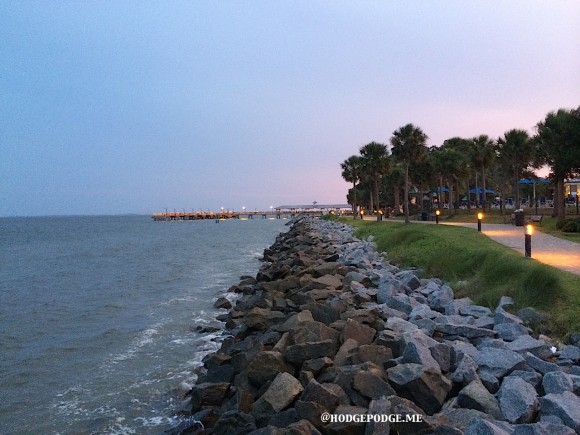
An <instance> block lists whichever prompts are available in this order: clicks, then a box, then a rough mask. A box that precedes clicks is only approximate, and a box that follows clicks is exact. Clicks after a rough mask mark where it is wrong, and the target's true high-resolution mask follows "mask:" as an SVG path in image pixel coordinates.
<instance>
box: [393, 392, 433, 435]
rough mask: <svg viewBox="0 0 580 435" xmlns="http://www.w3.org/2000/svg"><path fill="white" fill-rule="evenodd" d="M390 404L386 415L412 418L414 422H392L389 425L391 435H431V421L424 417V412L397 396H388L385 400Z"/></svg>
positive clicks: (403, 420)
mask: <svg viewBox="0 0 580 435" xmlns="http://www.w3.org/2000/svg"><path fill="white" fill-rule="evenodd" d="M387 400H388V402H389V403H390V408H389V411H388V412H387V413H386V414H387V415H401V416H406V415H409V416H414V417H413V418H414V419H415V420H412V421H405V419H402V421H397V420H394V421H392V422H391V423H390V428H391V433H395V434H409V435H411V434H416V433H420V434H429V433H433V429H434V428H433V426H432V425H431V422H430V421H431V419H430V418H429V417H428V416H427V415H425V411H424V410H423V409H421V408H420V407H419V406H417V405H416V404H415V403H413V402H412V401H410V400H408V399H405V398H403V397H398V396H390V397H388V398H387Z"/></svg>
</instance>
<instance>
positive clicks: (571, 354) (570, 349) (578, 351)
mask: <svg viewBox="0 0 580 435" xmlns="http://www.w3.org/2000/svg"><path fill="white" fill-rule="evenodd" d="M560 358H561V359H569V360H572V361H574V362H575V363H577V362H578V361H580V348H579V347H578V346H573V345H570V344H569V345H566V346H564V348H563V349H562V351H561V352H560Z"/></svg>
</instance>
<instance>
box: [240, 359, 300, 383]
mask: <svg viewBox="0 0 580 435" xmlns="http://www.w3.org/2000/svg"><path fill="white" fill-rule="evenodd" d="M281 372H287V373H291V374H293V373H294V367H293V366H292V365H291V364H288V362H286V360H285V359H284V356H283V355H282V354H281V353H280V352H276V351H261V352H258V353H256V355H255V356H254V358H253V359H252V360H250V364H248V367H247V370H246V374H247V376H248V380H249V381H250V382H251V383H252V384H253V385H255V386H256V387H261V386H262V385H263V384H265V383H266V382H268V381H271V380H273V379H274V378H275V377H276V376H277V375H278V374H279V373H281Z"/></svg>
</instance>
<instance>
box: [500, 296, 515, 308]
mask: <svg viewBox="0 0 580 435" xmlns="http://www.w3.org/2000/svg"><path fill="white" fill-rule="evenodd" d="M513 304H514V300H513V298H511V297H510V296H502V297H501V298H500V299H499V302H498V304H497V308H504V307H510V306H512V305H513ZM497 308H496V309H497Z"/></svg>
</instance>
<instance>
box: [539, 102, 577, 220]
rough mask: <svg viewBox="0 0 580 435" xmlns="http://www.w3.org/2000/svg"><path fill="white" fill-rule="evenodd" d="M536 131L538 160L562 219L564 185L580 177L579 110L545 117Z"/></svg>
mask: <svg viewBox="0 0 580 435" xmlns="http://www.w3.org/2000/svg"><path fill="white" fill-rule="evenodd" d="M536 131H537V133H536V135H535V136H534V140H535V142H536V143H537V145H538V151H539V156H540V160H541V162H542V163H545V164H548V165H549V166H550V168H551V176H552V178H553V180H554V186H555V206H554V213H555V215H556V216H558V217H559V218H560V219H564V217H565V203H564V181H565V180H566V178H568V177H574V176H576V175H578V173H580V107H579V108H578V109H576V110H566V109H560V110H558V111H557V112H550V113H548V114H547V115H546V119H545V120H544V121H541V122H539V123H538V124H537V125H536Z"/></svg>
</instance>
